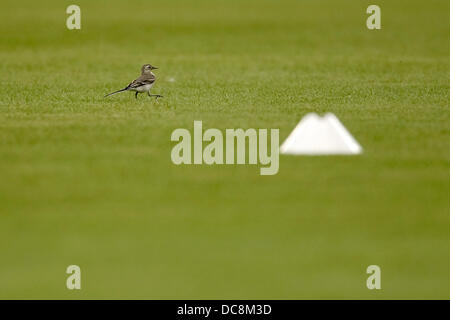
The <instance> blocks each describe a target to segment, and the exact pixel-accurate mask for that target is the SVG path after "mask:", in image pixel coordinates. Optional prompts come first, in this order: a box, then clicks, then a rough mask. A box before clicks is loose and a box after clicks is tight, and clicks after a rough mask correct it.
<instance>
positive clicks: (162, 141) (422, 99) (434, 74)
mask: <svg viewBox="0 0 450 320" xmlns="http://www.w3.org/2000/svg"><path fill="white" fill-rule="evenodd" d="M72 3H73V2H72V1H56V0H54V1H45V2H43V3H37V2H34V1H20V2H18V1H10V0H6V1H3V2H2V7H3V10H1V11H0V30H1V31H0V34H1V38H0V49H1V50H0V61H1V64H0V75H1V78H0V81H1V87H2V89H1V91H0V177H1V180H0V298H44V299H46V298H68V299H70V298H139V299H140V298H159V299H164V298H183V299H188V298H192V299H195V298H208V299H214V298H254V299H260V298H261V299H262V298H265V299H299V298H326V299H328V298H344V299H347V298H358V299H360V298H377V299H378V298H384V299H391V298H447V299H448V298H450V289H449V284H450V276H449V274H448V270H449V267H450V258H449V254H448V253H449V252H450V241H449V227H450V218H449V213H448V212H449V199H448V194H449V189H450V188H449V178H450V175H449V160H450V152H449V149H450V144H449V141H450V140H449V131H450V130H449V108H448V99H449V97H448V89H449V85H448V80H449V48H450V46H449V41H448V35H449V34H450V25H449V22H448V17H447V15H448V12H449V9H450V8H449V7H450V5H449V2H448V1H444V0H442V1H437V0H432V1H426V2H423V1H418V0H414V1H408V2H407V3H405V2H404V1H398V0H394V1H377V3H376V4H378V5H379V6H380V7H381V11H382V30H379V31H369V30H367V28H366V26H365V20H366V18H367V14H366V13H365V11H366V8H367V6H368V5H369V4H372V3H371V2H368V1H350V0H339V1H331V0H316V1H312V0H311V1H309V0H304V1H289V0H283V1H269V0H262V1H256V0H239V1H237V0H228V1H220V0H214V1H211V0H209V1H181V0H176V1H175V0H170V1H138V0H132V1H86V0H80V1H77V2H76V4H78V5H79V6H80V7H81V15H82V29H81V30H79V31H69V30H67V29H66V27H65V20H66V17H67V14H66V13H65V9H66V7H67V6H68V5H70V4H72ZM144 63H151V64H154V65H156V66H159V67H160V69H159V70H157V77H158V80H157V84H156V85H155V87H154V93H159V94H163V95H164V98H163V99H159V100H158V101H157V102H155V101H154V100H152V99H148V98H147V97H144V96H140V97H139V100H137V101H136V100H135V99H134V97H133V95H132V94H128V93H124V94H122V95H116V96H113V97H111V98H110V99H103V95H104V94H106V93H108V92H111V91H113V90H117V89H119V88H122V87H124V86H125V85H126V84H128V83H129V82H130V81H131V80H133V79H134V78H135V77H136V76H137V75H138V74H139V69H140V66H141V65H142V64H144ZM172 80H173V81H172ZM311 111H314V112H318V113H324V112H333V113H335V114H336V115H337V116H338V117H339V118H340V119H341V120H342V122H343V123H344V125H346V126H347V128H348V129H349V130H350V132H351V133H352V134H353V135H354V136H355V137H356V138H357V140H358V141H359V142H360V143H361V144H362V146H363V147H364V149H365V153H364V154H363V155H362V156H358V157H313V158H310V157H287V156H282V157H281V158H280V171H279V173H278V174H277V175H276V176H259V169H258V168H257V167H256V166H250V165H249V166H211V167H210V166H175V165H173V164H172V163H171V161H170V150H171V148H172V146H173V145H174V144H173V143H171V142H170V134H171V132H172V131H173V130H174V129H175V128H178V127H185V128H192V126H193V121H194V120H203V126H204V128H210V127H215V128H219V129H222V130H224V129H225V128H239V127H242V128H280V140H281V141H280V142H282V140H283V139H284V138H285V137H287V135H288V134H289V133H290V131H291V130H292V129H293V127H294V126H295V125H296V123H297V122H298V121H299V120H300V118H301V117H302V116H303V115H305V114H306V113H307V112H311ZM70 264H77V265H79V266H80V267H81V270H82V290H81V291H69V290H67V289H66V287H65V280H66V277H67V275H66V274H65V269H66V267H67V266H68V265H70ZM371 264H377V265H379V266H380V267H381V268H382V290H381V291H369V290H368V289H367V288H366V285H365V283H366V278H367V275H366V274H365V270H366V267H367V266H368V265H371Z"/></svg>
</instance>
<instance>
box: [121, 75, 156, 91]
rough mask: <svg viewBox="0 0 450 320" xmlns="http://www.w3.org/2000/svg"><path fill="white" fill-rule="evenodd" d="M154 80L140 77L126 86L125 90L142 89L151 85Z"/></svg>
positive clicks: (151, 77)
mask: <svg viewBox="0 0 450 320" xmlns="http://www.w3.org/2000/svg"><path fill="white" fill-rule="evenodd" d="M155 80H156V78H155V77H154V76H140V77H139V78H137V79H136V80H134V81H132V82H131V83H130V84H129V85H128V86H127V89H133V88H138V87H142V86H145V85H148V84H152V83H153V82H155Z"/></svg>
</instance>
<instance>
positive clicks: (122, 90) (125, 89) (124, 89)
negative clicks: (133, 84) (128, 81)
mask: <svg viewBox="0 0 450 320" xmlns="http://www.w3.org/2000/svg"><path fill="white" fill-rule="evenodd" d="M124 91H127V88H123V89H120V90H117V91H114V92H111V93H109V94H107V95H106V96H104V98H106V97H109V96H112V95H113V94H116V93H121V92H124Z"/></svg>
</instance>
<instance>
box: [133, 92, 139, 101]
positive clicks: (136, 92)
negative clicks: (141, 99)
mask: <svg viewBox="0 0 450 320" xmlns="http://www.w3.org/2000/svg"><path fill="white" fill-rule="evenodd" d="M138 93H139V92H137V91H136V94H135V95H134V96H135V98H136V99H137V95H138Z"/></svg>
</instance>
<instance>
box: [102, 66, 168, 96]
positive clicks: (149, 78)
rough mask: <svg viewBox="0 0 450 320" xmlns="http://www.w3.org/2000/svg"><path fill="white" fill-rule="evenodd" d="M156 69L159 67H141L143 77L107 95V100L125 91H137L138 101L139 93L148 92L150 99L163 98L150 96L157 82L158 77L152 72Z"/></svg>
mask: <svg viewBox="0 0 450 320" xmlns="http://www.w3.org/2000/svg"><path fill="white" fill-rule="evenodd" d="M155 69H158V67H155V66H152V65H151V64H144V65H143V66H142V67H141V76H140V77H139V78H137V79H136V80H134V81H132V82H131V83H130V84H129V85H127V86H126V87H125V88H123V89H120V90H117V91H114V92H111V93H109V94H107V95H106V96H105V98H106V97H109V96H112V95H113V94H116V93H120V92H124V91H135V92H136V93H135V95H134V96H135V97H136V99H137V96H138V94H139V93H144V92H147V94H148V96H149V97H155V99H158V98H162V95H159V94H150V89H151V88H152V87H153V84H154V83H155V81H156V76H155V74H154V73H153V72H152V70H155Z"/></svg>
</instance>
